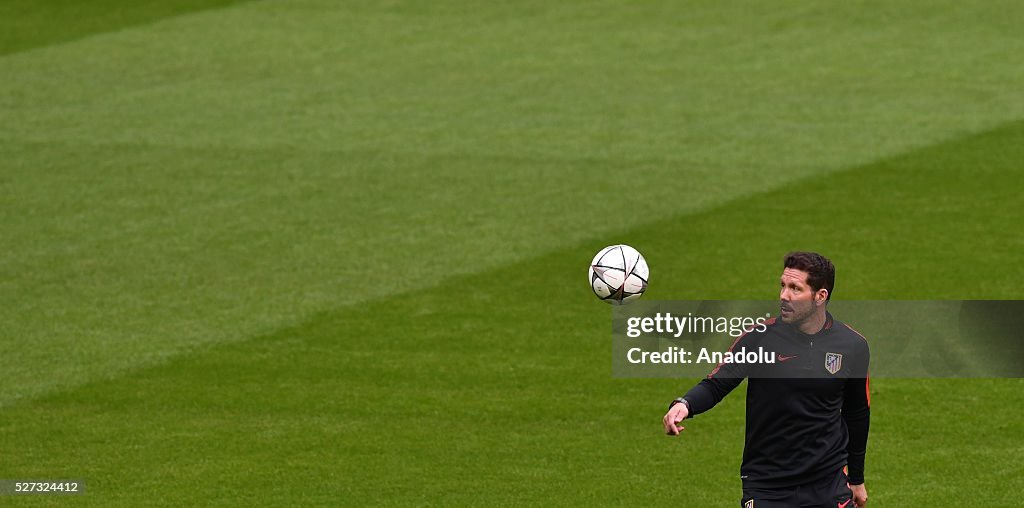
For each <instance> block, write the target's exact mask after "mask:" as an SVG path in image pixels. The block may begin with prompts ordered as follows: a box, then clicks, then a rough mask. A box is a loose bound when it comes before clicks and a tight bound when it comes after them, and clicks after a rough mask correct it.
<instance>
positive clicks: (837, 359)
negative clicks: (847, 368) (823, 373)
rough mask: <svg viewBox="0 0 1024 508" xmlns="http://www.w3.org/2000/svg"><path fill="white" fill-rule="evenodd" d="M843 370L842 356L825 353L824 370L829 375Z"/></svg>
mask: <svg viewBox="0 0 1024 508" xmlns="http://www.w3.org/2000/svg"><path fill="white" fill-rule="evenodd" d="M841 368H843V355H841V354H839V353H825V370H827V371H828V373H829V374H833V375H834V374H835V373H836V372H839V369H841Z"/></svg>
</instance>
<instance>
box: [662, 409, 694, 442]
mask: <svg viewBox="0 0 1024 508" xmlns="http://www.w3.org/2000/svg"><path fill="white" fill-rule="evenodd" d="M689 414H690V410H689V408H687V407H686V404H673V405H672V407H670V408H669V410H668V412H667V413H665V418H662V423H664V424H665V433H666V434H668V435H670V436H678V435H679V432H681V431H683V430H686V427H683V426H682V425H679V424H680V423H682V422H683V420H685V419H686V417H687V416H689Z"/></svg>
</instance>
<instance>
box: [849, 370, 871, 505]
mask: <svg viewBox="0 0 1024 508" xmlns="http://www.w3.org/2000/svg"><path fill="white" fill-rule="evenodd" d="M869 390H870V381H869V378H867V377H864V378H851V379H848V380H847V381H846V391H845V393H844V394H843V420H845V421H846V429H847V430H848V431H849V434H850V442H849V443H848V444H847V445H846V453H847V455H848V456H849V458H848V459H847V465H848V466H849V477H850V485H860V484H862V483H864V457H865V455H866V454H867V448H868V429H869V427H870V424H871V395H870V392H869Z"/></svg>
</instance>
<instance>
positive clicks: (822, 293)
mask: <svg viewBox="0 0 1024 508" xmlns="http://www.w3.org/2000/svg"><path fill="white" fill-rule="evenodd" d="M827 301H828V290H827V289H825V288H821V289H819V290H818V291H817V292H816V293H814V305H824V304H825V302H827Z"/></svg>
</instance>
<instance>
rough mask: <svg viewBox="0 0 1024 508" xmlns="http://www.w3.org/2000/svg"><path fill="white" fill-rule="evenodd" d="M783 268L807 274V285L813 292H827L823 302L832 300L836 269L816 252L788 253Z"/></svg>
mask: <svg viewBox="0 0 1024 508" xmlns="http://www.w3.org/2000/svg"><path fill="white" fill-rule="evenodd" d="M782 266H783V268H794V269H797V270H803V271H805V272H807V285H808V286H811V289H813V290H814V291H815V292H817V291H818V290H819V289H821V288H825V289H827V290H828V297H827V298H825V301H829V300H831V299H832V288H834V287H835V285H836V267H835V266H833V265H832V262H831V261H829V259H828V258H827V257H825V256H822V255H821V254H818V253H817V252H790V253H789V254H786V259H785V260H783V262H782Z"/></svg>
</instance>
